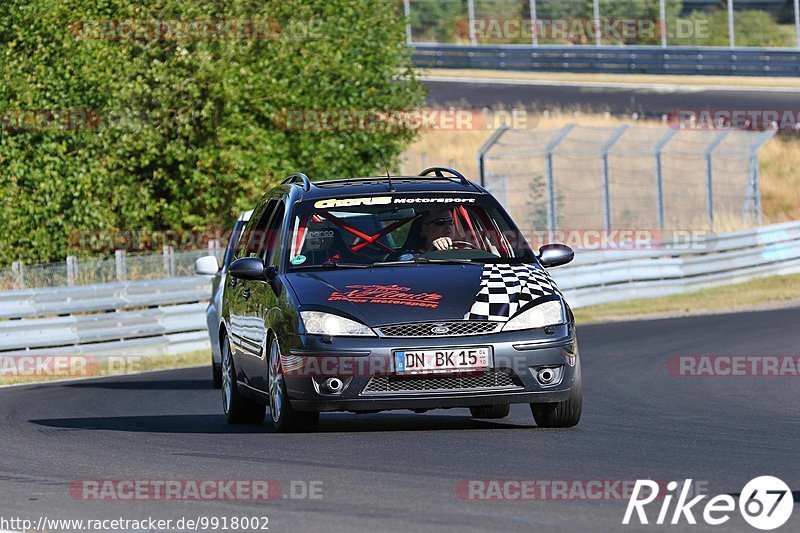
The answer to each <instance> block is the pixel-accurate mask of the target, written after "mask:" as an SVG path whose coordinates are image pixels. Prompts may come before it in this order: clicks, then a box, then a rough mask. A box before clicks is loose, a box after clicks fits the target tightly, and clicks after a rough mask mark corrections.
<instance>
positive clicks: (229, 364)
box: [221, 339, 267, 424]
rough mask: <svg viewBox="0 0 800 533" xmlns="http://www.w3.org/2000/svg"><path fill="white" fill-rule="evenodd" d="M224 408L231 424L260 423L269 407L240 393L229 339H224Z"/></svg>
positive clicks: (222, 384)
mask: <svg viewBox="0 0 800 533" xmlns="http://www.w3.org/2000/svg"><path fill="white" fill-rule="evenodd" d="M221 378H222V383H221V388H222V409H223V410H224V411H225V416H226V417H227V418H228V422H229V423H231V424H260V423H262V422H263V421H264V415H265V414H266V412H267V408H266V407H265V406H263V405H261V404H260V403H257V402H255V401H253V400H251V399H250V398H245V397H243V396H241V395H240V394H239V386H238V385H237V382H236V368H235V366H234V364H233V355H232V354H231V347H230V345H229V344H228V339H223V340H222V375H221Z"/></svg>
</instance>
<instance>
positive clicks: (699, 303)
mask: <svg viewBox="0 0 800 533" xmlns="http://www.w3.org/2000/svg"><path fill="white" fill-rule="evenodd" d="M792 301H798V303H799V304H800V275H799V274H795V275H790V276H772V277H768V278H761V279H757V280H753V281H748V282H746V283H738V284H735V285H727V286H724V287H717V288H713V289H703V290H700V291H696V292H690V293H686V294H678V295H675V296H662V297H659V298H643V299H640V300H630V301H626V302H618V303H613V304H603V305H593V306H589V307H579V308H577V309H575V310H574V312H575V320H576V322H577V323H578V324H587V323H592V322H605V321H609V320H618V319H623V318H633V317H641V316H646V315H658V314H677V315H680V314H689V313H701V312H708V311H721V310H731V311H742V310H747V309H752V308H753V307H757V306H761V305H765V304H776V303H781V302H784V303H785V302H792Z"/></svg>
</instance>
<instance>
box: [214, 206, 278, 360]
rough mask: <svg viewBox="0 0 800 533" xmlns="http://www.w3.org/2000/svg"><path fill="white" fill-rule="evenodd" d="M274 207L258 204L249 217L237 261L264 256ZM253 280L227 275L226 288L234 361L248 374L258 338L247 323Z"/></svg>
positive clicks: (238, 250) (240, 242)
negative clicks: (263, 249) (248, 364)
mask: <svg viewBox="0 0 800 533" xmlns="http://www.w3.org/2000/svg"><path fill="white" fill-rule="evenodd" d="M271 209H274V204H272V205H270V203H269V202H264V203H263V204H261V205H259V206H258V207H257V208H256V209H255V210H254V211H253V215H252V216H251V217H250V222H248V224H247V226H246V227H245V229H244V232H243V233H242V237H241V239H240V241H239V246H238V249H237V252H236V257H235V259H240V258H242V257H256V256H258V254H259V253H261V249H262V246H263V245H262V244H261V242H260V239H261V238H262V236H263V233H264V232H263V229H264V228H265V227H266V225H267V223H268V222H269V218H270V215H271V214H272V210H271ZM252 283H253V282H252V281H247V280H242V279H238V278H236V277H234V276H232V275H230V274H228V275H227V280H226V286H225V300H226V301H227V305H228V330H229V333H230V336H231V343H232V344H233V347H234V352H235V353H234V362H235V364H236V367H237V368H238V369H239V371H241V372H242V373H244V374H245V375H246V369H247V360H248V356H249V354H250V353H251V352H252V338H253V337H257V336H255V335H254V334H253V333H252V332H251V331H250V329H251V325H250V324H249V323H248V317H247V305H248V300H249V299H250V296H251V291H252V289H251V285H252Z"/></svg>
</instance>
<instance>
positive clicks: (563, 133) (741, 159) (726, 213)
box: [478, 124, 774, 230]
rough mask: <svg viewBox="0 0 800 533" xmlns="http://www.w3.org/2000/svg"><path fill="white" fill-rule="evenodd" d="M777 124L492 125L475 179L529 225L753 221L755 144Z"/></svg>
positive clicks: (695, 225) (757, 211)
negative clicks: (755, 128)
mask: <svg viewBox="0 0 800 533" xmlns="http://www.w3.org/2000/svg"><path fill="white" fill-rule="evenodd" d="M773 135H774V131H766V132H752V131H736V130H726V131H716V130H677V129H672V128H666V127H638V126H636V127H632V126H621V127H618V128H614V127H590V126H576V125H573V124H570V125H567V126H565V127H564V128H562V129H558V130H512V129H502V130H500V131H498V132H497V133H496V134H495V135H494V136H493V137H492V138H491V139H490V140H489V141H488V142H487V143H486V145H484V147H483V148H482V149H481V151H480V153H479V155H478V158H479V167H480V177H481V182H482V183H483V184H484V185H485V186H486V187H487V189H488V190H489V191H490V192H492V193H493V194H494V195H495V196H496V197H497V198H498V200H499V201H500V202H501V203H502V204H503V205H504V206H505V207H506V209H507V210H508V211H509V213H510V214H511V216H512V217H513V218H514V219H515V220H516V221H517V223H518V224H519V225H520V226H522V227H525V228H531V229H550V230H557V229H603V230H613V229H660V230H678V229H689V228H692V229H699V228H703V229H711V230H724V229H732V228H734V227H748V226H752V225H754V224H757V223H759V222H760V218H761V202H760V190H759V175H758V149H759V148H760V147H761V145H762V144H763V143H765V142H766V141H767V140H769V139H770V138H771V137H772V136H773Z"/></svg>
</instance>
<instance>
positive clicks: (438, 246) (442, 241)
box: [431, 237, 453, 250]
mask: <svg viewBox="0 0 800 533" xmlns="http://www.w3.org/2000/svg"><path fill="white" fill-rule="evenodd" d="M431 246H432V247H433V249H434V250H450V249H452V248H453V239H451V238H450V237H439V238H438V239H436V240H435V241H433V242H432V243H431Z"/></svg>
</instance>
